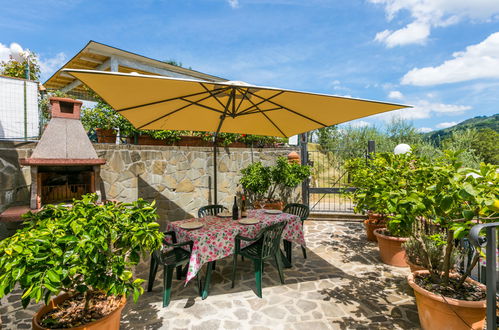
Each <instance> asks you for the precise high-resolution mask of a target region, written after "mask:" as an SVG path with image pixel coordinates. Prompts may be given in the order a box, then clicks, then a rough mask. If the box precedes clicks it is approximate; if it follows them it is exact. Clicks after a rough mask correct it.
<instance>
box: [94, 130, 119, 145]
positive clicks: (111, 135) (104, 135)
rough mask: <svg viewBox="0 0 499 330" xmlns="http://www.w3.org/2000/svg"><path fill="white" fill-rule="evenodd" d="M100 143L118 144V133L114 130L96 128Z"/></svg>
mask: <svg viewBox="0 0 499 330" xmlns="http://www.w3.org/2000/svg"><path fill="white" fill-rule="evenodd" d="M95 133H96V134H97V142H98V143H116V131H115V130H114V129H104V128H96V129H95Z"/></svg>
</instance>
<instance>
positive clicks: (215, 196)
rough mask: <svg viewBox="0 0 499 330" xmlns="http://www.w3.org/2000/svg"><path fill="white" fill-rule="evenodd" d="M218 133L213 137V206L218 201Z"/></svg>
mask: <svg viewBox="0 0 499 330" xmlns="http://www.w3.org/2000/svg"><path fill="white" fill-rule="evenodd" d="M217 135H218V134H217V133H215V135H214V136H213V204H214V205H216V204H217V202H218V200H217V188H218V187H217Z"/></svg>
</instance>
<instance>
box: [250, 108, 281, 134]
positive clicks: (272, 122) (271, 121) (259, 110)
mask: <svg viewBox="0 0 499 330" xmlns="http://www.w3.org/2000/svg"><path fill="white" fill-rule="evenodd" d="M248 101H249V102H250V103H252V104H254V103H253V101H251V100H250V99H248ZM255 107H256V109H257V110H258V112H260V113H261V114H262V115H263V116H264V117H265V118H267V120H268V121H270V123H271V124H272V125H274V127H275V128H277V130H278V131H279V132H280V133H281V134H282V135H283V136H285V137H287V135H286V134H285V133H284V132H283V131H282V130H281V129H280V128H279V126H277V125H276V123H274V121H273V120H272V119H270V118H269V116H267V115H266V114H265V113H264V112H263V111H262V110H261V109H260V107H259V106H258V105H255Z"/></svg>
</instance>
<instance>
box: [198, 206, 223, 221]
mask: <svg viewBox="0 0 499 330" xmlns="http://www.w3.org/2000/svg"><path fill="white" fill-rule="evenodd" d="M224 209H225V207H224V206H223V205H218V204H215V205H206V206H202V207H201V208H199V211H198V218H202V217H205V216H207V215H217V214H218V213H221V212H222V211H223V210H224Z"/></svg>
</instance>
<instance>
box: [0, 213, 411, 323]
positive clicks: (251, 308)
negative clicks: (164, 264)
mask: <svg viewBox="0 0 499 330" xmlns="http://www.w3.org/2000/svg"><path fill="white" fill-rule="evenodd" d="M305 230H306V240H307V244H308V248H307V251H308V259H303V256H302V253H301V249H300V248H299V247H295V248H294V250H293V268H290V269H286V270H285V280H286V284H285V285H280V282H279V277H278V274H277V270H276V269H275V267H274V265H273V264H266V265H265V272H264V277H263V287H264V289H263V299H260V298H258V297H257V296H256V294H255V293H254V290H255V280H254V277H253V268H252V267H253V265H252V263H251V261H248V260H246V261H244V262H239V267H238V279H237V282H236V287H235V288H234V289H231V288H230V286H231V283H230V276H231V262H232V257H230V258H227V259H224V260H222V261H219V262H217V269H216V271H215V272H214V273H213V277H212V286H211V290H210V296H209V297H208V298H207V299H206V300H201V298H200V297H198V296H197V291H196V281H195V280H193V281H191V282H190V283H189V284H188V285H187V286H186V287H184V286H183V283H182V282H181V281H176V280H174V287H173V290H172V302H171V303H170V306H169V307H168V308H162V307H161V299H162V284H161V283H162V281H161V278H162V272H159V271H158V276H157V279H156V282H155V286H154V290H153V292H150V293H147V292H146V293H145V294H144V295H143V296H141V298H140V299H139V302H138V303H137V304H134V303H133V302H131V301H130V302H128V304H127V306H126V308H125V309H124V311H123V316H122V322H121V328H122V329H203V330H208V329H307V330H312V329H313V330H316V329H419V321H418V315H417V311H416V306H415V302H414V298H413V296H412V292H411V291H412V290H411V289H410V287H409V286H408V285H407V283H406V280H405V276H406V275H407V274H408V273H409V270H408V269H404V268H402V269H401V268H396V267H390V266H386V265H384V264H382V263H381V261H380V260H379V257H378V251H377V246H376V244H374V243H370V242H367V241H366V239H365V234H364V230H363V227H362V224H361V223H358V222H330V221H307V222H306V224H305ZM137 272H138V273H139V275H141V276H143V277H142V278H144V279H147V273H148V266H147V264H145V263H144V264H142V265H141V266H140V267H139V268H138V270H137ZM18 299H19V293H16V294H12V295H10V296H9V297H5V298H4V299H3V300H2V302H1V303H2V304H1V306H0V314H1V317H2V323H3V328H4V329H22V328H30V327H31V324H30V322H31V317H32V315H33V311H34V310H36V309H37V308H38V306H34V305H30V306H29V307H28V309H26V310H23V309H22V308H21V307H20V303H19V302H18Z"/></svg>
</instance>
